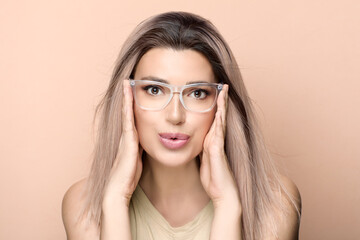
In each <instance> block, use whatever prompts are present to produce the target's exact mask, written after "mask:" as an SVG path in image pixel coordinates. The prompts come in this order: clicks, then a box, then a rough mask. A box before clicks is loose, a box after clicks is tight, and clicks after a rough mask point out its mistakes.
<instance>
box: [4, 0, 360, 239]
mask: <svg viewBox="0 0 360 240" xmlns="http://www.w3.org/2000/svg"><path fill="white" fill-rule="evenodd" d="M50 2H52V3H50ZM168 10H185V11H191V12H194V13H198V14H200V15H202V16H204V17H206V18H208V19H210V20H211V21H212V22H213V23H214V24H215V25H216V26H217V27H218V28H219V30H220V32H221V33H222V34H223V35H224V37H225V39H226V40H227V41H228V43H229V44H230V46H231V48H232V50H233V51H234V54H235V55H236V57H237V60H238V62H239V65H240V67H241V70H242V74H243V77H244V81H245V84H246V85H247V87H248V90H249V92H250V95H251V97H252V99H253V100H254V101H255V102H256V104H257V111H258V112H259V117H260V120H261V123H262V127H263V129H264V134H265V137H266V139H267V142H268V146H269V148H270V149H271V152H272V154H273V156H274V158H275V159H276V160H277V161H278V162H279V163H280V164H281V165H282V166H283V168H284V171H285V172H287V173H288V175H289V176H290V177H291V178H292V179H293V180H294V181H295V182H296V184H297V186H298V187H299V189H300V191H301V195H302V200H303V217H302V223H301V231H300V232H301V233H300V234H301V239H327V240H337V239H359V238H360V227H359V226H360V207H359V203H360V161H359V158H360V147H359V143H360V137H359V134H360V131H359V130H360V128H359V123H360V113H359V104H360V96H359V90H360V71H359V64H360V14H359V13H360V1H356V0H354V1H350V0H347V1H329V0H322V1H319V0H306V1H303V0H298V1H294V0H277V1H275V0H262V1H260V0H258V1H255V0H238V1H235V0H232V1H229V0H222V1H212V2H211V1H210V2H209V1H206V0H202V1H196V2H195V3H193V1H190V0H184V1H174V2H169V1H165V0H164V1H160V0H157V1H141V2H133V3H129V2H128V1H126V3H125V1H124V2H122V1H100V0H98V1H89V0H78V1H71V0H62V1H48V0H43V1H41V0H32V1H26V0H21V1H11V0H1V2H0V30H1V32H0V109H1V117H0V132H1V138H0V147H1V151H0V154H1V155H0V190H1V198H0V239H7V240H15V239H65V232H64V229H63V225H62V220H61V200H62V197H63V194H64V192H65V191H66V190H67V188H68V187H69V186H70V185H71V184H72V183H73V182H75V181H77V180H79V179H81V178H83V177H85V175H86V173H87V171H88V169H89V166H90V163H89V159H90V155H91V151H92V147H93V133H92V129H91V121H92V117H93V113H94V108H95V104H96V103H97V102H98V101H99V99H100V95H101V94H102V93H103V92H104V90H105V89H106V87H107V84H108V81H109V78H110V75H111V71H112V68H113V66H114V64H113V63H114V61H115V58H116V56H117V54H118V52H119V49H120V47H121V44H122V43H123V41H124V39H125V38H126V37H127V35H128V34H129V33H130V31H131V30H132V29H133V28H134V27H135V26H136V25H137V24H138V23H139V22H140V21H141V20H143V19H144V18H146V17H148V16H151V15H153V14H156V13H160V12H164V11H168Z"/></svg>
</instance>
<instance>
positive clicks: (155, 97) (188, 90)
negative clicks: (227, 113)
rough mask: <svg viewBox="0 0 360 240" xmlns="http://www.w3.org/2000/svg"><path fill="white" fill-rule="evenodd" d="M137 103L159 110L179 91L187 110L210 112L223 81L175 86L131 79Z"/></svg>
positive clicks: (146, 107) (143, 107) (141, 106)
mask: <svg viewBox="0 0 360 240" xmlns="http://www.w3.org/2000/svg"><path fill="white" fill-rule="evenodd" d="M130 86H131V88H132V90H133V95H134V99H135V102H136V104H137V105H138V106H139V107H140V108H142V109H144V110H152V111H159V110H162V109H164V108H165V107H166V106H167V105H168V104H169V102H170V101H171V99H172V97H173V95H174V93H179V97H180V102H181V103H182V105H183V106H184V108H185V109H186V110H189V111H193V112H208V111H210V110H211V109H212V108H213V107H214V106H215V103H216V99H217V96H218V95H219V92H220V91H221V89H222V88H223V84H221V83H193V84H188V85H184V86H175V85H170V84H166V83H163V82H158V81H152V80H130Z"/></svg>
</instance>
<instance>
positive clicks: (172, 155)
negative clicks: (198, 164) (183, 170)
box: [145, 150, 197, 167]
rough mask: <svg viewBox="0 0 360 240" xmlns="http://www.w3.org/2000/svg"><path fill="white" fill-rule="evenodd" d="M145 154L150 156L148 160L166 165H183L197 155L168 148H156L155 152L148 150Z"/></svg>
mask: <svg viewBox="0 0 360 240" xmlns="http://www.w3.org/2000/svg"><path fill="white" fill-rule="evenodd" d="M145 151H146V150H145ZM146 154H147V155H148V156H150V161H156V162H157V163H158V164H161V165H164V166H166V167H180V166H184V165H186V164H188V163H190V162H191V161H192V160H193V159H194V158H195V157H196V156H197V155H196V154H195V155H194V154H187V153H185V152H179V151H170V150H165V151H161V150H158V151H157V153H156V154H151V153H150V154H149V153H148V152H147V153H146Z"/></svg>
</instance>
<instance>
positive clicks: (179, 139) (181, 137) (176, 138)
mask: <svg viewBox="0 0 360 240" xmlns="http://www.w3.org/2000/svg"><path fill="white" fill-rule="evenodd" d="M159 139H160V142H161V143H162V144H163V145H164V146H165V147H166V148H169V149H178V148H181V147H182V146H184V145H185V144H186V143H187V142H188V141H189V139H190V136H189V135H186V134H182V133H160V134H159Z"/></svg>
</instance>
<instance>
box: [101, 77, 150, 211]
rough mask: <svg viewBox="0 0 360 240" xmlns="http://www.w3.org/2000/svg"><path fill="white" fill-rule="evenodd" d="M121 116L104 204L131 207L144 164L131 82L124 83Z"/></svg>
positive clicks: (125, 81)
mask: <svg viewBox="0 0 360 240" xmlns="http://www.w3.org/2000/svg"><path fill="white" fill-rule="evenodd" d="M123 90H124V94H123V98H122V114H121V128H122V132H121V137H120V141H119V147H118V153H117V155H116V158H115V161H114V164H113V167H112V169H111V172H110V176H109V178H108V181H107V184H106V186H105V191H104V200H103V206H104V204H105V205H106V204H118V203H120V204H121V203H125V204H126V206H127V207H129V203H130V199H131V196H132V194H133V192H134V191H135V188H136V186H137V184H138V182H139V179H140V176H141V172H142V168H143V164H142V160H141V156H142V152H143V149H142V147H141V146H140V144H139V137H138V134H137V131H136V128H135V123H134V113H133V94H132V90H131V87H130V83H129V80H124V81H123Z"/></svg>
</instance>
